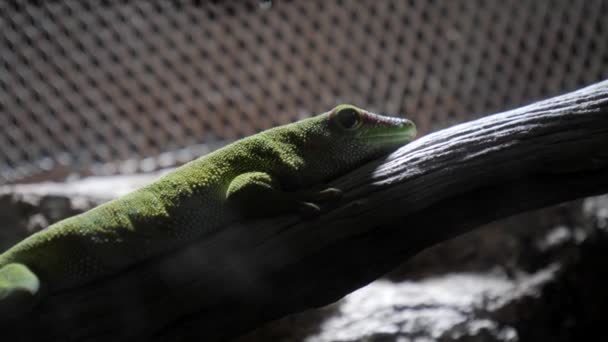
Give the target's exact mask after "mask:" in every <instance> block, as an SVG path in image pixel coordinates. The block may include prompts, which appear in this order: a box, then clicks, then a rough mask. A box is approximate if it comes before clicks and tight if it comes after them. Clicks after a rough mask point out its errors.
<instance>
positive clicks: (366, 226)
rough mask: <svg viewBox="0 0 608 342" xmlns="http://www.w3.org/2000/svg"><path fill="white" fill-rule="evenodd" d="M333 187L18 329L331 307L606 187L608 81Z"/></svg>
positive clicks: (221, 325) (211, 335)
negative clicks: (517, 220) (526, 216)
mask: <svg viewBox="0 0 608 342" xmlns="http://www.w3.org/2000/svg"><path fill="white" fill-rule="evenodd" d="M333 185H334V186H336V187H338V188H341V189H343V190H344V191H345V197H344V199H343V200H342V202H341V203H340V204H339V205H338V206H336V207H333V208H329V209H328V210H327V211H326V212H324V214H323V215H321V216H319V217H316V218H314V219H309V220H300V219H299V218H297V217H279V218H274V219H269V220H262V221H252V222H242V223H239V224H236V225H233V226H230V227H226V229H224V230H222V231H221V232H219V233H218V234H216V235H214V236H211V237H209V238H207V239H204V240H202V241H195V242H193V243H192V244H191V245H189V246H187V247H186V248H183V249H181V250H179V251H177V252H176V253H172V254H170V255H166V256H163V257H162V258H158V259H154V260H150V261H149V262H147V263H144V264H141V265H138V266H137V267H134V268H132V269H129V270H128V271H126V272H124V273H121V274H118V275H116V276H115V277H113V278H110V279H105V280H103V281H100V282H96V283H94V284H91V285H89V286H86V287H83V288H79V289H76V290H70V291H67V292H65V293H59V294H55V295H53V296H52V297H50V298H48V299H45V300H44V301H43V302H42V303H40V306H39V307H38V308H37V310H36V311H35V312H34V313H32V314H31V315H29V316H28V317H26V319H23V320H20V321H18V322H11V323H10V325H7V329H8V327H10V331H12V332H13V334H15V336H20V337H22V338H24V337H29V338H32V339H33V338H36V339H38V340H88V341H97V340H99V341H102V340H103V341H105V340H113V341H118V340H139V339H141V340H171V341H180V340H189V339H192V338H194V337H198V338H199V339H202V340H205V341H212V340H223V339H228V338H231V337H234V336H237V335H238V334H240V333H243V332H245V331H247V330H249V329H252V328H254V327H256V326H258V325H260V324H262V323H264V322H266V321H268V320H271V319H274V318H278V317H281V316H283V315H286V314H289V313H293V312H298V311H301V310H305V309H307V308H310V307H314V306H321V305H325V304H329V303H331V302H333V301H335V300H337V299H339V298H341V297H342V296H344V295H346V294H348V293H349V292H351V291H352V290H354V289H357V288H359V287H361V286H363V285H365V284H367V283H369V282H371V281H373V280H374V279H376V278H378V277H380V276H382V275H383V274H384V273H386V272H387V271H389V270H391V269H392V268H394V267H396V266H397V265H399V264H400V263H401V262H402V261H403V260H404V259H405V258H407V257H410V256H412V255H414V254H416V253H418V252H420V251H421V250H423V249H425V248H427V247H429V246H431V245H433V244H436V243H439V242H441V241H444V240H446V239H449V238H451V237H453V236H455V235H458V234H462V233H464V232H467V231H469V230H471V229H473V228H475V227H477V226H479V225H481V224H484V223H487V222H490V221H492V220H496V219H499V218H503V217H506V216H509V215H512V214H515V213H519V212H522V211H527V210H532V209H536V208H540V207H543V206H548V205H551V204H556V203H559V202H563V201H567V200H572V199H575V198H579V197H583V196H590V195H594V194H600V193H605V192H608V81H604V82H601V83H598V84H595V85H593V86H590V87H587V88H584V89H582V90H579V91H576V92H573V93H570V94H566V95H562V96H558V97H555V98H551V99H549V100H545V101H542V102H538V103H535V104H532V105H529V106H526V107H523V108H519V109H515V110H512V111H508V112H505V113H501V114H496V115H492V116H487V117H484V118H482V119H479V120H475V121H471V122H467V123H464V124H461V125H457V126H454V127H451V128H449V129H445V130H442V131H439V132H436V133H434V134H430V135H427V136H425V137H422V138H421V139H418V140H416V141H415V142H413V143H411V144H409V145H406V146H404V147H403V148H401V149H400V150H398V151H396V152H395V153H393V154H391V155H390V156H388V157H387V158H386V159H384V160H378V161H375V162H373V163H370V164H367V165H365V166H363V167H361V168H359V169H357V170H354V171H353V172H351V173H349V174H347V175H345V176H343V177H341V178H340V179H337V180H335V181H334V182H333ZM3 336H7V335H6V334H3ZM24 339H25V338H24Z"/></svg>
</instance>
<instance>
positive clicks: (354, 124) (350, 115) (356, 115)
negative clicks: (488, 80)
mask: <svg viewBox="0 0 608 342" xmlns="http://www.w3.org/2000/svg"><path fill="white" fill-rule="evenodd" d="M334 120H335V121H336V123H337V124H338V126H340V127H341V128H343V129H345V130H349V131H351V130H354V129H357V128H359V126H361V113H360V112H359V111H358V110H357V109H355V108H352V107H346V108H342V109H339V110H338V111H337V112H335V114H334Z"/></svg>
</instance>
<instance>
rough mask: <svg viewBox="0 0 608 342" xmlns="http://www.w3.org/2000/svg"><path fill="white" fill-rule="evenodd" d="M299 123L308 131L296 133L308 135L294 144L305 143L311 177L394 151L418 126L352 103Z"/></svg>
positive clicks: (326, 175)
mask: <svg viewBox="0 0 608 342" xmlns="http://www.w3.org/2000/svg"><path fill="white" fill-rule="evenodd" d="M297 127H298V129H297V130H299V131H300V132H305V133H303V134H301V135H299V134H294V135H295V136H301V137H305V138H304V140H303V141H302V142H301V143H298V144H295V145H298V146H302V150H301V153H300V155H302V156H304V158H303V160H304V161H305V167H306V169H305V170H303V171H304V172H303V174H306V175H307V178H308V179H312V180H327V179H331V178H333V177H335V176H337V175H340V174H343V173H344V172H346V171H348V170H352V169H354V168H356V167H358V166H359V165H361V164H363V163H365V162H368V161H371V160H373V159H377V158H380V157H382V156H384V155H386V154H388V153H390V152H393V151H394V150H396V149H397V148H399V147H400V146H402V145H404V144H406V143H408V142H410V141H412V140H413V139H414V137H415V136H416V126H415V125H414V123H413V122H412V121H410V120H407V119H402V118H396V117H389V116H383V115H378V114H374V113H372V112H369V111H366V110H364V109H361V108H357V107H355V106H352V105H339V106H337V107H335V108H334V109H332V110H330V111H329V112H326V113H323V114H321V115H318V116H316V117H313V118H310V119H308V120H305V122H303V123H301V124H299V125H297ZM294 131H296V130H294ZM296 139H297V138H294V139H293V141H296Z"/></svg>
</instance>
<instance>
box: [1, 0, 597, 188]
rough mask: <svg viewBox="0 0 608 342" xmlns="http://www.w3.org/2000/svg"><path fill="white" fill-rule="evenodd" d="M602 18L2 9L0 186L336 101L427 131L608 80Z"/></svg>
mask: <svg viewBox="0 0 608 342" xmlns="http://www.w3.org/2000/svg"><path fill="white" fill-rule="evenodd" d="M606 18H608V2H606V1H602V0H596V1H591V0H586V1H571V0H561V1H519V0H500V1H481V0H477V1H471V0H458V1H430V0H410V1H404V0H394V1H388V0H386V1H373V0H370V1H324V0H306V1H304V0H302V1H291V2H287V1H285V2H283V1H274V2H271V1H247V2H234V1H226V2H221V1H209V2H208V1H181V2H180V1H131V2H124V3H123V2H122V1H93V0H90V1H62V2H60V1H49V2H34V1H22V2H21V1H2V2H0V183H6V182H16V181H27V180H35V179H41V178H45V177H46V178H48V177H50V176H53V175H55V176H57V175H61V174H64V173H65V171H66V170H80V171H83V170H87V169H91V168H92V169H93V170H98V171H99V170H105V171H106V172H114V171H120V168H119V169H116V168H112V167H110V168H99V167H98V168H97V169H95V167H97V166H98V165H114V164H112V163H111V164H107V163H110V162H117V161H131V162H132V163H131V164H132V166H133V165H134V166H133V167H131V168H126V169H125V168H122V171H125V170H127V171H131V172H132V171H136V170H137V169H138V167H139V168H141V163H139V162H138V161H141V160H144V161H148V162H150V161H152V162H151V163H147V164H146V165H147V167H146V169H152V168H154V167H157V166H159V165H160V166H168V165H171V164H173V163H177V162H179V160H180V159H179V158H177V159H175V158H165V157H167V156H168V155H173V154H174V153H173V154H172V153H169V154H167V152H171V151H180V149H182V150H181V152H182V153H181V159H188V158H192V157H193V156H194V155H195V154H197V153H198V152H196V151H198V150H196V151H195V152H192V153H188V151H190V150H189V149H187V148H186V147H187V146H192V145H197V144H204V143H212V142H217V141H223V140H230V139H234V138H238V137H241V136H245V135H248V134H251V133H254V132H256V131H259V130H262V129H265V128H269V127H271V126H274V125H277V124H283V123H287V122H290V121H293V120H296V119H298V118H301V117H304V116H308V115H310V114H313V113H318V112H322V111H325V110H327V109H329V108H330V107H332V106H334V105H335V104H337V103H340V102H350V103H354V104H357V105H359V106H362V107H366V108H369V109H371V110H374V111H379V112H389V113H399V114H401V115H406V116H408V117H411V118H413V119H414V120H415V121H416V122H417V123H418V126H419V127H420V129H421V130H422V131H423V132H428V131H429V130H432V129H435V128H438V127H444V126H447V125H449V124H452V123H455V122H458V121H463V120H466V119H470V118H471V117H474V116H478V115H481V114H484V113H490V112H495V111H499V110H503V109H506V108H509V107H513V106H517V105H521V104H524V103H526V102H529V101H531V100H534V99H538V98H541V97H546V96H550V95H554V94H557V93H559V92H563V91H566V90H572V89H574V88H576V87H579V86H581V85H585V84H588V83H592V82H595V81H598V80H600V79H602V78H606V77H607V76H608V21H607V20H606ZM184 148H186V149H184ZM184 151H185V152H184ZM178 154H179V153H178ZM58 170H59V171H58ZM62 170H63V171H62Z"/></svg>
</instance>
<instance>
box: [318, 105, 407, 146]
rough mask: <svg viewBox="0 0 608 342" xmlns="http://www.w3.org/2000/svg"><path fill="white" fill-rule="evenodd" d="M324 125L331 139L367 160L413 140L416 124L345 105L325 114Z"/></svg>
mask: <svg viewBox="0 0 608 342" xmlns="http://www.w3.org/2000/svg"><path fill="white" fill-rule="evenodd" d="M327 122H328V128H329V130H330V135H331V136H332V139H335V140H336V141H340V140H341V143H340V145H341V146H349V147H348V148H349V149H351V151H353V152H354V151H359V152H360V153H362V154H364V155H367V156H370V157H378V156H380V155H383V154H386V153H389V152H392V151H393V150H395V149H397V148H398V147H400V146H401V145H404V144H406V143H408V142H410V141H412V140H413V139H414V138H415V137H416V125H415V124H414V123H413V122H412V121H410V120H408V119H404V118H397V117H390V116H384V115H378V114H374V113H372V112H369V111H366V110H364V109H361V108H357V107H355V106H352V105H347V104H343V105H339V106H337V107H336V108H334V109H332V110H331V111H330V112H328V115H327ZM343 152H346V151H343Z"/></svg>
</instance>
